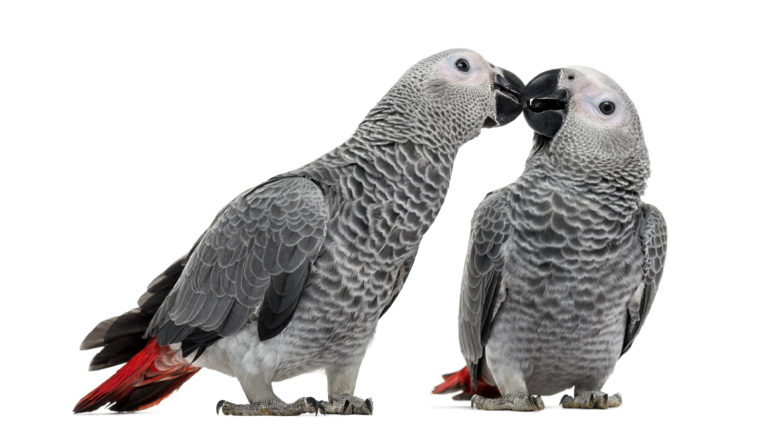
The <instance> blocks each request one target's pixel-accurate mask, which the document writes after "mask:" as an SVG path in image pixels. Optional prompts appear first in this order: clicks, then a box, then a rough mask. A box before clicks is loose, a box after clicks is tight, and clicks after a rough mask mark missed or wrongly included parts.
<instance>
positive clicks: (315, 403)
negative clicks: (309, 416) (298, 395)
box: [304, 397, 320, 415]
mask: <svg viewBox="0 0 768 435" xmlns="http://www.w3.org/2000/svg"><path fill="white" fill-rule="evenodd" d="M304 403H306V404H307V405H309V407H310V409H314V410H315V415H317V412H318V410H319V409H320V404H319V403H318V401H317V400H315V398H314V397H305V398H304ZM309 412H312V411H309Z"/></svg>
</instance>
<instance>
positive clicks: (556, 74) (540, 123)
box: [522, 69, 571, 138]
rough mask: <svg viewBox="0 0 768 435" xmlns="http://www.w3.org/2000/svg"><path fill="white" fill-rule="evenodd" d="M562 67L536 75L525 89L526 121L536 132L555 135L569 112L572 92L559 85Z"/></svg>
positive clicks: (543, 134) (550, 135)
mask: <svg viewBox="0 0 768 435" xmlns="http://www.w3.org/2000/svg"><path fill="white" fill-rule="evenodd" d="M562 72H563V70H562V69H552V70H549V71H544V72H543V73H541V74H539V75H537V76H536V77H534V78H533V79H532V80H531V81H530V82H528V84H527V85H526V86H525V89H524V90H523V94H522V99H523V106H524V109H523V113H524V114H525V121H526V122H527V123H528V125H529V126H530V127H531V128H532V129H533V131H535V132H536V133H538V134H540V135H542V136H546V137H549V138H551V137H554V136H555V134H557V132H558V131H559V130H560V127H562V126H563V122H564V121H565V115H566V114H567V113H568V102H569V101H570V99H571V94H570V92H569V91H568V89H565V88H562V87H559V82H560V76H561V75H562Z"/></svg>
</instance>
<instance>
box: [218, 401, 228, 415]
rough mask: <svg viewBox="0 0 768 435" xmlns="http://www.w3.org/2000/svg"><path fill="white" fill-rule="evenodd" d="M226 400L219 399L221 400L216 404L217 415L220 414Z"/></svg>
mask: <svg viewBox="0 0 768 435" xmlns="http://www.w3.org/2000/svg"><path fill="white" fill-rule="evenodd" d="M225 402H226V400H219V402H218V403H217V404H216V415H219V411H220V410H221V407H222V406H224V403H225Z"/></svg>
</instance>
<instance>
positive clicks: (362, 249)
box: [74, 49, 524, 415]
mask: <svg viewBox="0 0 768 435" xmlns="http://www.w3.org/2000/svg"><path fill="white" fill-rule="evenodd" d="M523 87H524V84H523V82H522V81H521V80H520V79H519V78H518V77H517V76H515V75H514V74H512V73H510V72H509V71H506V70H504V69H502V68H499V67H495V66H494V65H492V64H490V63H488V62H487V61H486V60H484V59H483V58H482V57H481V56H480V55H479V54H477V53H475V52H473V51H470V50H463V49H457V50H448V51H444V52H441V53H438V54H435V55H433V56H430V57H428V58H426V59H424V60H422V61H420V62H418V63H417V64H416V65H414V66H413V67H411V68H410V69H409V70H408V71H407V72H406V73H405V74H404V75H403V76H402V77H401V78H400V79H399V80H398V81H397V83H396V84H395V85H394V86H393V87H392V88H391V89H390V90H389V92H388V93H387V94H386V95H385V96H384V97H383V98H382V99H381V100H380V101H379V103H378V104H376V106H375V107H374V108H373V109H372V110H371V111H370V112H369V113H368V115H367V116H366V117H365V119H364V120H363V121H362V123H361V124H360V125H359V126H358V128H357V130H356V131H355V132H354V134H353V135H352V137H351V138H349V139H348V140H347V141H346V142H344V143H343V144H342V145H341V146H339V147H337V148H335V149H333V150H332V151H330V152H328V153H327V154H325V155H323V156H321V157H320V158H318V159H317V160H315V161H313V162H311V163H309V164H307V165H305V166H303V167H301V168H299V169H296V170H294V171H291V172H288V173H284V174H282V175H278V176H276V177H273V178H271V179H269V180H268V181H266V182H264V183H262V184H260V185H258V186H256V187H254V188H252V189H249V190H247V191H245V192H243V193H242V194H241V195H239V196H237V197H236V198H235V199H234V200H233V201H232V202H230V203H229V204H228V205H227V206H226V207H224V209H223V210H221V211H220V212H219V214H218V215H217V216H216V218H215V219H214V220H213V223H212V224H211V226H210V227H209V228H208V229H207V230H206V231H205V232H204V233H203V235H202V236H201V237H200V238H199V239H198V241H197V242H196V243H195V244H194V246H193V247H192V249H191V251H190V252H189V253H188V254H187V255H185V256H183V257H182V258H181V259H179V260H178V261H177V262H176V263H174V264H173V265H171V266H170V267H169V268H168V270H166V271H165V272H164V273H163V274H161V275H160V276H158V277H157V278H156V279H155V280H154V281H153V282H152V283H151V284H150V285H149V288H148V289H147V291H146V292H145V293H144V295H143V296H142V297H141V298H140V299H139V302H138V307H137V308H135V309H133V310H131V311H128V312H127V313H125V314H123V315H121V316H117V317H114V318H111V319H108V320H105V321H103V322H101V323H100V324H99V325H97V326H96V327H95V328H94V330H93V331H92V332H91V333H90V334H88V336H87V337H86V338H85V340H84V341H83V343H82V346H81V348H82V349H92V348H97V347H103V349H102V350H101V351H100V352H99V353H98V354H97V355H96V356H95V357H94V358H93V360H92V362H91V369H101V368H104V367H109V366H113V365H116V364H121V363H126V364H125V365H124V366H123V367H122V368H121V369H120V370H118V372H117V373H115V375H114V376H112V377H111V378H110V379H108V380H107V381H106V382H105V383H104V384H102V385H101V386H99V387H97V388H96V389H95V390H93V391H92V392H91V393H90V394H88V395H86V396H85V397H83V398H82V399H81V400H80V402H79V403H78V404H77V406H76V407H75V409H74V411H75V412H86V411H93V410H95V409H98V408H99V407H101V406H104V405H110V408H109V409H111V410H114V411H132V410H139V409H144V408H147V407H150V406H153V405H155V404H157V403H158V402H160V401H161V400H163V399H164V398H165V397H167V396H168V395H169V394H171V393H172V392H173V391H174V390H176V389H177V388H178V387H179V386H180V385H181V384H182V383H183V382H185V381H186V380H187V379H189V377H191V376H192V375H194V374H195V373H196V372H197V371H198V370H199V369H200V368H202V367H207V368H211V369H214V370H218V371H220V372H223V373H226V374H228V375H231V376H234V377H236V378H237V380H238V381H239V382H240V385H241V386H242V388H243V391H244V392H245V396H246V398H247V399H248V402H249V403H248V404H245V405H238V404H233V403H230V402H226V401H220V402H219V403H218V404H217V407H216V410H217V412H218V411H219V410H220V411H222V412H223V413H224V414H230V415H296V414H301V413H306V412H310V413H317V412H318V411H320V412H323V413H329V414H370V413H372V411H373V403H372V401H371V400H370V399H368V400H362V399H360V398H358V397H356V396H354V392H355V384H356V381H357V375H358V371H359V369H360V365H361V362H362V360H363V356H364V355H365V352H366V348H367V347H368V344H369V343H370V342H371V339H372V337H373V335H374V331H375V329H376V325H377V323H378V321H379V318H380V317H381V316H382V315H383V314H384V313H385V312H386V311H387V309H388V308H389V307H390V305H391V304H392V303H393V302H394V300H395V298H396V297H397V295H398V293H399V292H400V290H401V289H402V287H403V284H404V282H405V280H406V278H407V277H408V273H409V271H410V270H411V267H412V266H413V262H414V259H415V258H416V252H417V250H418V247H419V243H420V242H421V238H422V237H423V235H424V233H425V232H426V231H427V229H428V228H429V227H430V225H431V224H432V222H433V221H434V220H435V217H436V216H437V213H438V211H439V210H440V207H441V205H442V203H443V200H444V199H445V195H446V192H447V190H448V184H449V181H450V178H451V169H452V166H453V163H454V159H455V157H456V153H457V151H458V150H459V147H460V146H461V145H462V144H464V143H465V142H467V141H469V140H471V139H473V138H475V137H477V136H478V135H479V134H480V131H481V128H483V127H494V126H500V125H504V124H507V123H509V122H510V121H512V120H513V119H515V118H516V117H517V116H518V115H519V114H520V113H521V112H522V104H521V100H520V95H521V92H522V89H523ZM318 369H323V370H325V373H326V376H327V379H328V401H316V400H315V399H313V398H311V397H306V398H300V399H298V400H296V401H295V402H292V403H286V402H283V401H282V400H280V399H279V398H278V397H277V396H276V395H275V394H274V393H273V391H272V383H273V382H276V381H280V380H284V379H287V378H290V377H293V376H296V375H299V374H302V373H306V372H309V371H313V370H318Z"/></svg>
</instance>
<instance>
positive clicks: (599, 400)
mask: <svg viewBox="0 0 768 435" xmlns="http://www.w3.org/2000/svg"><path fill="white" fill-rule="evenodd" d="M560 405H561V406H562V407H563V408H580V409H608V408H616V407H617V406H619V405H621V394H619V393H616V394H614V395H613V396H609V395H607V394H605V393H603V392H602V391H580V392H579V393H576V398H573V397H571V396H569V395H567V394H566V395H565V396H563V398H562V399H560Z"/></svg>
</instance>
